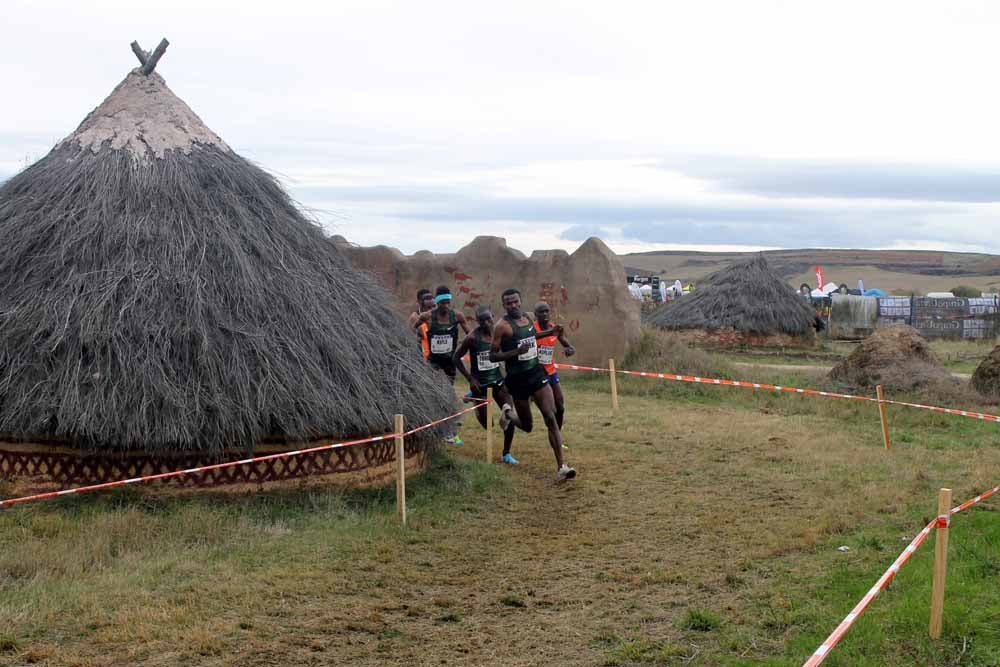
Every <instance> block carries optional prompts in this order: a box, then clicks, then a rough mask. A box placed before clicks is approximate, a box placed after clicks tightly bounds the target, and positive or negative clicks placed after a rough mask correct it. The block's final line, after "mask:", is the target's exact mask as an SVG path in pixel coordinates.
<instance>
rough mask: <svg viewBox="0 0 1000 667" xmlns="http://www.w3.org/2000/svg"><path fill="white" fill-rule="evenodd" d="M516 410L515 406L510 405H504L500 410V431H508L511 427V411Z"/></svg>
mask: <svg viewBox="0 0 1000 667" xmlns="http://www.w3.org/2000/svg"><path fill="white" fill-rule="evenodd" d="M513 409H514V406H513V405H511V404H510V403H504V404H503V407H502V408H500V430H501V431H506V430H507V427H508V426H510V411H511V410H513Z"/></svg>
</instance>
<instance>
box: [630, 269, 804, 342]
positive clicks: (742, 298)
mask: <svg viewBox="0 0 1000 667" xmlns="http://www.w3.org/2000/svg"><path fill="white" fill-rule="evenodd" d="M815 320H816V313H815V312H814V311H813V309H812V307H811V306H810V305H809V304H808V303H807V302H806V301H805V300H804V299H803V298H802V297H801V296H800V295H799V294H798V292H796V291H795V290H793V289H792V288H791V287H790V286H789V285H788V284H787V283H785V281H783V280H782V279H781V278H780V277H778V276H777V275H776V274H775V273H774V272H772V271H771V269H770V267H769V266H768V265H767V260H765V259H764V256H763V255H757V256H756V257H754V258H753V259H751V260H749V261H746V262H740V263H737V264H733V265H732V266H728V267H726V268H724V269H721V270H719V271H716V272H715V273H713V274H712V275H710V276H708V277H707V278H705V279H704V280H702V282H701V284H700V285H699V286H698V289H697V290H696V291H695V292H694V293H693V294H690V295H687V296H683V297H680V298H678V299H675V300H674V301H671V302H670V303H667V304H665V305H663V306H662V307H660V308H659V309H657V310H655V311H653V312H652V313H650V314H649V315H648V316H647V317H646V323H648V324H651V325H653V326H656V327H660V328H661V329H705V330H709V331H714V330H719V329H725V328H732V329H735V330H737V331H746V332H752V333H761V334H773V333H785V334H790V335H793V336H811V335H812V333H813V323H814V322H815Z"/></svg>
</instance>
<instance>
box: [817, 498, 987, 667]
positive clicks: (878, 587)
mask: <svg viewBox="0 0 1000 667" xmlns="http://www.w3.org/2000/svg"><path fill="white" fill-rule="evenodd" d="M997 491H1000V485H997V486H994V487H993V488H992V489H990V490H989V491H985V492H983V493H981V494H979V495H978V496H976V497H975V498H970V499H969V500H967V501H965V502H964V503H962V504H961V505H959V506H958V507H954V508H952V509H951V510H950V511H949V512H948V514H944V515H941V516H938V517H934V519H933V520H932V521H931V522H930V523H928V524H927V525H926V526H924V528H923V530H921V531H920V532H919V533H917V536H916V537H914V538H913V540H912V541H911V542H910V543H909V544H908V545H907V546H906V549H904V550H903V553H901V554H899V557H898V558H896V560H895V561H893V563H892V565H890V566H889V569H888V570H886V571H885V573H884V574H883V575H882V576H881V577H879V579H878V581H876V582H875V585H874V586H872V587H871V588H870V589H869V590H868V592H867V593H865V596H864V597H863V598H861V601H860V602H858V604H856V605H854V609H852V610H851V613H849V614H848V615H847V616H846V617H845V618H844V620H843V621H841V622H840V625H838V626H837V627H836V629H834V631H833V632H831V633H830V636H829V637H827V638H826V641H824V642H823V643H822V644H820V646H819V648H818V649H816V652H815V653H813V654H812V655H811V656H810V657H809V659H808V660H806V661H805V662H804V663H802V667H816V666H817V665H819V664H821V663H822V662H823V661H824V660H825V659H826V656H827V655H828V654H829V653H830V651H831V650H832V649H833V647H834V646H836V645H837V644H838V643H839V642H840V640H841V639H843V637H844V635H845V634H847V631H848V630H850V629H851V626H852V625H854V622H855V621H856V620H857V619H858V617H859V616H861V614H862V613H863V612H864V611H865V609H867V608H868V605H870V604H871V603H872V600H874V599H875V598H877V597H878V595H879V593H881V592H882V591H884V590H885V588H886V586H888V585H889V582H891V581H892V580H893V579H895V578H896V575H897V574H899V570H900V568H901V567H903V565H905V564H906V562H907V561H908V560H910V556H912V555H913V553H914V552H915V551H916V550H917V548H919V547H920V545H921V544H923V543H924V541H925V540H926V539H927V537H928V536H929V535H930V534H931V530H932V529H934V528H947V527H948V524H949V523H950V522H951V516H953V515H955V514H958V513H959V512H961V511H963V510H966V509H968V508H970V507H972V506H973V505H975V504H976V503H978V502H981V501H983V500H985V499H986V498H989V497H990V496H992V495H993V494H994V493H996V492H997Z"/></svg>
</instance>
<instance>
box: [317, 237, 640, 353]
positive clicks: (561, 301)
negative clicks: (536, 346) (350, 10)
mask: <svg viewBox="0 0 1000 667" xmlns="http://www.w3.org/2000/svg"><path fill="white" fill-rule="evenodd" d="M331 242H333V243H335V244H337V246H338V247H339V248H340V249H341V250H342V251H343V252H344V253H345V254H346V255H347V256H348V257H349V258H350V259H351V261H352V262H353V263H354V265H355V266H356V267H357V268H359V269H362V270H364V271H367V272H369V273H371V274H373V275H374V276H375V277H376V278H377V279H378V280H379V282H381V283H382V285H383V286H384V287H385V288H386V289H387V290H388V291H389V292H390V293H391V294H393V295H394V297H395V302H396V307H397V309H398V312H399V314H400V316H401V317H405V316H407V315H408V314H409V313H411V312H413V310H414V308H415V305H416V294H417V290H418V289H420V288H421V287H426V288H427V289H430V290H432V291H433V290H434V289H435V288H436V287H437V286H438V285H447V286H448V287H450V288H451V291H452V294H454V300H453V302H452V303H453V305H454V306H455V308H457V309H459V310H461V311H462V312H464V313H465V314H466V315H468V316H470V317H472V316H473V315H474V313H475V310H476V308H477V307H478V306H479V305H489V306H492V307H493V309H494V316H495V317H497V318H499V317H500V316H502V315H503V308H502V307H501V303H500V294H501V293H502V292H503V291H504V290H505V289H507V288H508V287H516V288H517V289H518V290H520V292H521V298H522V300H523V302H524V305H525V308H526V309H531V308H532V307H533V306H534V304H535V302H536V301H539V300H543V301H546V302H548V304H549V305H550V306H551V307H552V318H553V320H555V321H556V322H558V323H560V324H562V325H563V326H564V327H565V329H566V336H567V338H568V339H569V341H570V342H571V343H572V344H573V346H574V347H575V348H576V351H577V353H576V355H575V356H574V357H573V360H572V361H573V362H574V363H580V364H586V365H604V364H605V363H606V362H607V360H608V359H609V358H614V359H617V360H621V359H623V358H624V356H625V352H626V351H627V349H628V346H629V345H630V344H631V343H632V342H634V341H636V340H638V339H639V308H640V306H639V302H638V301H636V300H634V299H632V298H630V297H629V294H628V288H627V287H626V280H625V269H624V267H623V266H622V263H621V261H620V260H619V259H618V257H617V256H616V255H615V254H614V253H613V252H612V251H611V249H610V248H608V246H607V245H605V244H604V242H603V241H601V240H600V239H598V238H595V237H592V238H590V239H587V241H586V242H585V243H584V244H583V245H581V246H580V247H579V248H578V249H577V250H576V251H575V252H574V253H573V254H572V255H570V254H569V253H567V252H566V251H564V250H540V251H535V252H534V253H532V254H531V256H530V257H525V255H524V254H523V253H521V252H519V251H517V250H515V249H513V248H509V247H508V246H507V242H506V241H505V240H504V239H502V238H499V237H495V236H477V237H476V238H475V239H474V240H473V241H472V243H470V244H469V245H467V246H465V247H464V248H462V249H461V250H459V251H458V252H457V253H455V254H448V255H444V254H442V255H435V254H433V253H430V252H427V251H421V252H418V253H416V254H414V255H410V256H406V255H403V254H402V253H401V252H399V250H396V249H395V248H389V247H387V246H375V247H371V248H361V247H357V246H352V245H350V244H349V243H348V242H347V241H346V240H345V239H344V238H343V237H340V236H334V237H333V238H332V239H331ZM474 321H475V320H474V318H473V319H472V326H475V325H474ZM565 360H566V359H565V356H564V355H563V354H562V350H561V348H560V349H558V350H557V352H556V361H565Z"/></svg>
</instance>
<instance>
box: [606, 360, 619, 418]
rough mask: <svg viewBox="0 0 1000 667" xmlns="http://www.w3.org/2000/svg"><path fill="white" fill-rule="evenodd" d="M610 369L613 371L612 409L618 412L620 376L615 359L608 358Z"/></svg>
mask: <svg viewBox="0 0 1000 667" xmlns="http://www.w3.org/2000/svg"><path fill="white" fill-rule="evenodd" d="M608 370H609V371H611V409H612V410H613V411H615V412H618V378H617V377H616V374H615V360H614V359H608Z"/></svg>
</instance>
